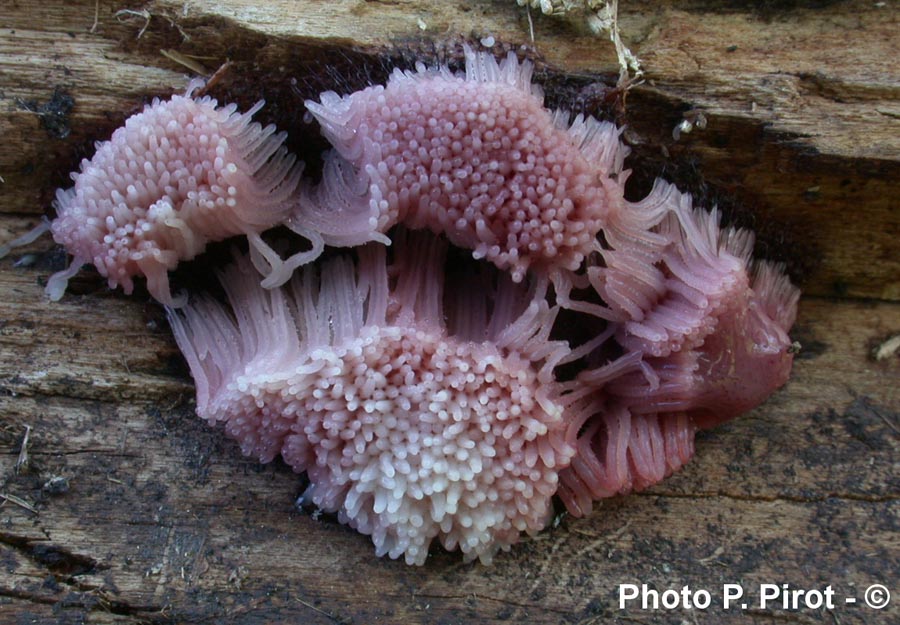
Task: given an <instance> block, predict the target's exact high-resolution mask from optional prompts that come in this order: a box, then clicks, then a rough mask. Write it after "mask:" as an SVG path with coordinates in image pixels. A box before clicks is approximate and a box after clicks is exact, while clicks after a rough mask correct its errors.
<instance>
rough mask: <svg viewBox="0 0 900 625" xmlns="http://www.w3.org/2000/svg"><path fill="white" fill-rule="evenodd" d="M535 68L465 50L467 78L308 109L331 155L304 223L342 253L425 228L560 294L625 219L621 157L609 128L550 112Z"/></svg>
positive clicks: (398, 86)
mask: <svg viewBox="0 0 900 625" xmlns="http://www.w3.org/2000/svg"><path fill="white" fill-rule="evenodd" d="M532 69H533V68H532V65H531V63H530V62H527V61H525V62H522V63H521V64H520V63H519V62H518V61H517V60H516V57H515V55H514V54H512V53H510V55H509V56H508V57H507V58H506V59H505V60H503V61H502V62H501V63H499V64H498V63H497V61H496V60H495V59H494V58H493V56H491V55H490V54H488V53H484V52H482V53H475V52H473V51H472V50H470V49H469V48H466V71H465V74H458V75H457V74H453V73H452V72H450V71H449V70H448V69H447V68H446V67H442V68H439V69H426V68H425V67H424V66H419V68H418V69H417V71H401V70H395V71H394V72H393V73H392V74H391V77H390V79H389V81H388V83H387V85H385V86H375V87H369V88H367V89H364V90H362V91H358V92H356V93H353V94H350V95H348V96H344V97H341V96H338V95H337V94H335V93H333V92H328V93H325V94H323V95H322V97H321V102H307V107H308V108H309V110H310V112H312V114H313V115H314V116H315V117H316V118H317V119H318V120H319V122H320V124H321V126H322V132H323V133H324V134H325V136H326V137H328V139H329V140H330V141H331V142H332V144H333V145H334V146H335V150H334V151H333V152H331V153H330V154H329V155H328V157H327V159H326V164H325V172H324V178H323V181H322V183H321V185H319V186H318V187H316V188H315V189H307V190H306V192H305V193H304V195H303V196H302V198H303V199H302V201H301V204H300V207H299V213H298V215H299V218H302V219H303V220H305V221H306V222H307V223H309V224H311V225H312V226H313V227H315V228H316V229H317V230H319V231H320V232H322V233H323V236H324V238H325V240H326V242H329V243H332V244H337V245H355V244H359V243H362V242H365V241H370V240H384V239H383V236H382V235H383V233H385V232H387V230H388V229H389V228H390V227H392V226H393V225H395V224H398V223H400V224H404V225H405V226H407V227H409V228H416V229H418V228H425V229H430V230H432V231H433V232H436V233H442V234H444V235H446V236H447V238H448V239H449V240H450V241H451V242H452V243H454V244H455V245H457V246H460V247H463V248H465V249H469V250H472V251H473V253H474V255H475V256H476V257H478V258H486V259H487V260H488V261H490V262H491V263H493V264H494V265H496V266H497V267H499V268H500V269H503V270H508V271H509V272H510V273H511V274H512V276H513V279H514V280H516V281H519V280H522V279H523V278H524V276H525V273H526V271H528V270H533V271H536V272H537V273H539V274H544V275H550V276H551V277H552V278H554V282H555V283H557V286H558V287H559V286H560V285H564V284H565V283H566V278H565V275H566V272H573V271H576V270H577V269H578V268H579V267H580V266H581V264H582V262H583V261H584V259H585V258H586V257H587V256H588V255H589V254H590V253H591V252H594V251H599V249H600V246H599V243H598V241H597V234H598V233H599V232H600V230H601V228H602V227H604V226H605V225H606V224H607V223H608V222H609V220H610V219H615V218H616V217H615V215H616V214H618V213H619V212H620V211H621V207H622V200H621V189H620V182H619V181H617V180H615V176H616V175H618V174H619V173H620V172H621V167H622V161H623V159H624V157H625V154H626V153H627V149H626V148H625V147H624V146H623V145H622V144H621V142H620V141H619V134H620V130H619V129H618V128H616V126H615V125H613V124H610V123H605V122H598V121H597V120H595V119H593V118H590V117H588V118H585V117H583V116H578V117H577V118H576V119H575V120H574V121H573V122H572V123H571V124H570V123H569V115H568V114H567V113H565V112H556V113H553V112H551V111H549V110H547V109H545V108H544V106H543V97H542V93H541V91H540V88H538V87H536V86H535V85H532V84H531V73H532ZM562 290H563V291H565V290H566V289H565V288H563V289H562Z"/></svg>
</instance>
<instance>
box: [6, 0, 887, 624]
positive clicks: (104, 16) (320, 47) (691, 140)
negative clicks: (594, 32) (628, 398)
mask: <svg viewBox="0 0 900 625" xmlns="http://www.w3.org/2000/svg"><path fill="white" fill-rule="evenodd" d="M620 4H621V5H622V25H623V29H624V30H623V34H624V36H625V37H626V39H627V40H628V42H629V44H630V45H632V46H633V48H634V50H635V52H637V53H638V55H639V56H640V57H642V59H643V60H644V64H645V69H646V71H647V75H646V77H647V80H646V82H645V83H644V84H643V85H640V86H638V87H635V88H634V89H633V90H632V91H631V92H630V93H629V95H628V98H627V101H626V107H625V110H624V112H622V111H619V113H618V114H619V121H620V122H623V123H627V124H628V127H629V131H628V139H629V141H630V142H631V143H632V146H633V148H634V157H633V159H632V166H633V167H634V169H635V173H634V185H635V186H634V192H635V193H637V192H639V190H640V189H641V188H642V187H646V185H647V184H649V181H650V180H652V178H653V177H654V176H656V175H660V174H665V175H666V176H668V177H670V178H672V179H673V180H675V181H677V182H678V183H679V184H680V185H682V186H683V187H685V188H689V189H691V190H693V191H695V192H697V193H698V194H700V195H701V196H702V197H704V198H706V200H707V201H708V202H709V203H712V202H718V203H719V204H721V205H722V206H724V207H725V208H726V209H727V211H728V212H729V214H730V215H731V217H732V219H734V220H735V221H736V222H737V223H742V224H748V225H753V226H755V227H756V228H757V229H758V230H759V231H760V237H761V241H762V242H761V245H760V248H759V249H760V252H761V253H764V254H767V255H770V256H774V257H778V258H782V259H784V260H786V261H787V262H788V263H789V266H790V267H792V269H793V271H794V273H795V275H796V276H797V277H798V279H799V281H800V284H801V286H802V287H803V288H804V291H805V293H807V296H806V297H805V298H804V299H803V301H802V303H801V311H800V318H799V320H798V323H797V326H796V328H795V330H794V337H795V338H796V339H798V340H799V341H800V342H801V343H802V344H803V346H804V348H803V351H802V352H801V354H800V357H799V358H798V360H797V362H796V366H795V371H794V375H793V377H792V379H791V381H790V383H789V384H788V385H787V386H786V387H785V388H784V389H782V390H781V391H779V392H778V393H776V395H775V396H774V397H773V398H772V399H771V400H770V401H769V402H767V403H766V404H765V405H764V406H762V407H760V408H758V409H757V410H755V411H753V412H752V413H750V414H748V415H746V416H744V417H742V418H740V419H738V420H736V421H734V422H732V423H730V424H727V425H726V426H724V427H721V428H718V429H716V430H714V431H712V432H709V433H705V434H703V435H702V436H701V437H700V438H699V439H698V443H697V457H696V458H695V459H694V461H692V462H691V463H690V464H689V465H688V466H687V467H686V468H685V470H683V471H682V472H681V473H679V474H677V475H675V476H673V477H672V478H671V479H669V480H667V481H665V482H664V483H662V484H660V485H658V486H657V487H655V488H653V489H650V490H649V491H647V492H645V493H641V494H638V495H633V496H630V497H624V498H618V499H614V500H610V501H607V502H604V504H603V505H601V506H599V507H598V509H597V510H595V512H594V513H593V514H592V515H590V516H589V517H587V518H584V519H571V518H569V517H566V516H561V517H560V518H559V519H558V520H557V521H558V522H557V523H556V524H555V526H554V527H552V528H550V529H548V530H547V531H545V532H543V533H541V534H540V535H539V536H537V537H536V538H535V539H531V540H526V541H524V542H523V543H522V544H520V545H517V546H516V547H514V548H513V549H512V551H511V552H509V553H507V554H502V555H500V556H499V557H498V558H497V560H496V562H495V564H494V565H493V566H491V567H484V566H480V565H474V564H463V563H461V562H460V559H459V556H458V554H446V553H442V552H436V553H435V554H434V556H433V557H432V558H430V559H429V561H428V563H427V564H426V566H424V567H422V568H410V567H407V566H405V565H403V564H400V563H398V562H394V561H390V560H383V559H381V560H379V559H376V558H375V557H374V554H373V549H372V547H371V543H370V542H369V540H368V539H367V538H366V537H363V536H360V535H358V534H356V533H355V532H353V531H352V530H349V529H348V528H346V527H343V526H341V525H339V524H338V523H337V522H336V521H335V520H334V519H332V518H329V517H327V516H322V517H318V516H316V515H314V514H312V513H310V512H309V511H303V510H298V509H297V508H296V507H295V505H294V501H295V500H296V497H297V496H298V495H299V494H300V492H302V489H303V479H302V477H301V476H298V475H295V474H293V473H292V472H291V471H290V470H289V469H288V468H287V467H286V466H285V465H283V464H281V463H274V464H272V465H268V466H260V465H258V464H257V463H256V462H254V461H251V460H248V459H246V458H244V457H242V456H241V455H240V452H239V449H238V447H237V445H235V444H234V443H233V442H231V441H230V440H228V439H226V438H225V437H224V436H223V434H222V433H221V432H220V431H216V430H213V429H211V428H208V427H207V426H206V425H205V424H204V423H202V422H200V421H199V420H198V419H197V418H196V417H195V416H194V415H193V397H192V394H193V387H192V384H191V381H190V378H189V375H188V372H187V369H186V366H185V364H184V362H183V361H182V359H181V357H180V355H179V354H178V351H177V348H176V347H175V345H174V342H173V340H172V338H171V336H170V335H169V332H168V329H167V326H166V323H165V319H164V316H163V313H162V310H161V309H160V308H159V307H158V306H157V305H156V304H155V303H153V302H152V301H150V300H149V299H148V298H147V296H146V294H145V293H142V292H139V293H138V294H136V296H134V297H131V298H128V297H125V296H123V295H122V294H121V293H118V292H115V293H111V292H109V291H108V290H106V288H105V286H104V284H103V282H102V280H101V279H100V278H99V277H98V276H97V275H96V274H92V273H91V272H89V271H85V272H83V273H82V274H81V275H80V276H79V277H78V278H76V279H75V280H73V282H72V285H71V288H70V292H69V293H67V295H66V296H65V297H64V298H63V300H62V301H60V302H57V303H50V302H47V301H46V300H45V299H44V298H43V295H42V281H43V280H45V279H46V277H47V276H48V275H49V273H51V272H52V271H53V270H55V269H58V268H60V267H61V264H62V263H63V262H64V261H63V258H62V255H61V254H60V253H59V251H58V250H55V249H54V247H53V245H52V242H51V241H50V240H49V238H47V239H42V240H39V241H37V242H35V243H34V244H32V245H30V246H28V247H27V248H24V249H23V250H21V251H19V252H18V253H16V254H14V255H12V256H10V257H8V258H6V259H3V260H0V623H3V624H5V623H20V622H22V623H24V622H29V623H81V622H87V623H128V624H138V623H248V624H254V623H297V622H302V623H313V624H315V623H323V624H325V623H332V624H333V623H356V624H361V623H374V622H383V623H447V624H450V623H506V622H527V623H548V624H549V623H573V624H575V623H580V624H588V623H607V622H624V623H672V624H676V623H677V624H680V623H682V622H685V621H686V622H688V623H695V622H696V623H704V622H708V623H725V624H731V623H747V622H752V623H760V624H762V623H766V624H768V623H792V624H794V623H796V624H806V623H838V624H839V625H848V624H855V623H859V624H863V623H890V622H896V621H898V620H900V610H898V608H897V602H896V600H895V602H894V604H893V605H892V606H891V607H889V608H888V609H887V610H884V611H882V612H873V611H871V610H868V609H867V608H865V607H863V606H843V605H842V606H839V607H838V608H837V609H836V610H834V611H833V612H832V613H829V612H826V611H809V610H806V611H793V612H791V611H783V610H764V611H762V610H755V609H750V610H749V611H746V612H740V611H737V612H736V611H731V612H723V611H722V610H721V607H720V605H719V606H717V605H716V603H715V602H714V606H713V607H712V608H711V609H710V610H708V611H705V612H693V613H692V612H684V611H672V612H662V611H661V612H655V613H654V612H643V611H640V610H634V609H628V610H626V611H620V610H618V606H617V604H616V589H617V585H618V584H620V583H648V584H652V585H654V586H655V587H657V588H659V589H666V588H680V587H681V586H682V585H683V584H688V585H690V586H691V587H693V588H708V589H710V590H713V591H714V592H716V593H719V594H720V592H719V591H720V585H721V584H722V583H728V582H734V583H743V584H744V585H745V587H747V588H748V590H749V589H751V588H753V587H755V585H757V584H759V583H781V582H789V583H790V584H791V585H792V586H793V587H808V588H814V587H818V588H822V587H824V585H826V584H832V585H834V587H835V589H836V590H837V591H838V593H840V594H839V596H845V595H854V596H859V597H861V596H862V592H863V590H864V589H865V588H866V587H867V586H868V585H869V584H872V583H884V584H887V585H888V586H889V587H890V588H891V589H892V591H895V592H894V594H895V596H898V595H900V588H897V586H896V582H897V580H898V579H900V539H898V535H900V534H898V532H897V528H898V523H900V505H898V498H900V453H898V452H900V385H898V383H897V381H898V379H900V377H898V376H900V357H898V356H897V355H893V356H888V357H887V358H884V359H882V360H875V359H874V358H873V356H872V353H873V349H874V348H876V347H877V346H878V345H880V344H882V343H883V342H884V341H886V340H887V339H889V338H890V337H892V336H894V335H895V334H897V333H900V254H898V251H900V250H898V247H900V245H898V241H900V238H898V237H900V216H898V207H897V200H896V198H897V196H898V182H897V181H898V179H900V178H898V174H900V166H898V160H900V133H898V132H897V123H898V121H897V116H898V114H900V111H898V106H900V105H898V99H897V90H898V88H900V87H898V85H900V79H898V69H897V67H896V63H895V62H894V61H893V60H892V56H893V55H892V54H891V50H892V49H893V48H892V41H893V39H894V38H895V36H896V26H897V21H896V15H895V11H893V10H892V9H891V8H890V7H886V8H879V7H877V6H876V3H871V2H840V3H817V4H818V5H823V6H817V8H804V6H805V5H806V4H810V5H811V4H812V3H803V2H792V3H774V2H772V3H765V4H764V7H765V8H764V9H762V10H757V9H753V8H752V7H751V8H733V6H732V4H733V3H728V5H729V6H730V7H731V8H729V9H728V10H725V8H723V7H725V3H720V2H700V1H695V2H674V1H668V2H649V1H648V2H625V1H623V2H620ZM750 4H751V3H743V4H741V3H739V4H738V6H739V7H741V6H743V7H749V6H750ZM96 6H97V7H99V12H98V15H99V19H98V22H97V26H96V28H94V29H93V30H94V32H91V29H92V26H93V23H94V13H95V3H94V2H93V0H86V1H78V2H63V1H62V0H51V1H48V2H45V3H41V4H37V3H31V2H24V1H20V2H3V3H0V104H2V106H0V135H2V136H3V137H4V139H5V142H6V143H5V145H6V149H4V150H0V176H2V178H3V181H4V182H2V183H0V241H5V240H7V239H8V238H11V237H12V236H14V235H16V234H19V233H21V232H24V231H25V230H27V229H28V228H30V227H31V226H33V225H34V224H36V223H37V221H38V219H39V218H40V216H41V215H43V214H51V215H52V210H51V209H50V204H51V201H52V198H53V193H54V190H55V189H56V188H57V187H58V186H61V185H64V184H66V176H67V174H68V172H69V171H71V170H72V169H74V168H75V167H76V166H77V162H78V159H79V158H81V157H83V156H89V155H90V153H91V151H92V147H91V145H92V142H93V141H95V140H98V139H103V138H106V137H108V136H109V134H110V132H111V131H112V129H113V128H115V126H117V125H118V124H120V123H121V121H122V120H123V119H124V118H125V116H127V115H128V114H129V113H130V112H133V111H134V110H136V109H137V108H139V107H140V106H141V105H142V104H143V102H145V101H146V100H147V99H148V98H149V97H152V96H153V95H165V94H168V93H171V92H172V91H173V90H180V89H182V88H183V86H184V84H185V82H186V79H185V77H184V74H183V72H184V68H183V67H181V66H179V65H178V64H176V63H174V62H173V61H171V60H170V59H168V58H166V57H164V56H162V55H161V54H160V53H159V50H160V49H162V48H165V49H176V50H178V51H180V52H181V53H183V54H192V55H195V56H197V57H198V60H199V62H201V63H202V64H203V65H205V66H206V67H208V68H210V69H215V68H216V67H218V66H219V65H220V64H221V63H223V62H224V61H226V60H230V61H231V62H232V66H231V67H232V69H231V70H229V73H228V74H227V75H226V76H225V79H224V80H223V83H222V86H221V92H220V93H217V95H219V96H220V97H225V96H227V95H232V94H233V95H234V97H235V98H236V99H237V100H239V101H241V102H242V103H246V102H247V101H251V102H252V101H253V100H254V99H256V98H258V97H260V96H261V95H262V96H265V97H266V98H267V99H268V100H269V105H268V106H267V109H266V110H267V111H268V114H269V115H270V116H271V118H272V119H274V120H276V121H278V122H279V124H281V125H284V126H285V127H292V128H293V127H294V126H296V128H297V129H298V132H301V133H305V134H301V136H302V137H303V138H302V139H295V141H296V142H297V144H298V146H294V147H295V149H297V150H298V151H300V152H303V150H304V149H305V150H307V151H308V154H309V155H311V158H314V153H315V151H316V150H320V149H321V143H319V142H317V140H315V139H314V138H311V137H310V138H307V137H308V135H309V133H312V132H314V129H311V128H310V127H308V126H304V125H303V124H302V123H301V122H300V119H299V118H300V117H301V113H300V111H302V109H301V108H300V107H301V106H302V98H303V97H311V96H313V95H315V93H317V92H318V91H319V90H322V89H324V88H329V87H331V88H357V87H359V86H361V83H364V82H365V81H366V80H367V79H368V78H367V77H379V76H383V75H384V72H385V69H386V66H387V65H390V64H392V63H393V62H395V61H397V60H398V59H399V60H403V59H405V58H407V57H408V55H410V54H413V53H415V54H432V55H438V56H441V55H444V56H452V53H453V50H454V49H456V46H457V44H458V43H459V42H461V41H462V40H463V39H469V38H472V37H474V38H475V40H477V39H478V38H481V37H484V36H487V35H493V36H494V37H495V38H496V39H497V41H498V42H514V43H516V44H519V43H526V44H529V47H530V44H531V42H530V40H529V34H528V33H529V30H528V18H527V16H526V14H525V13H524V11H523V10H522V9H521V8H519V7H517V6H516V4H515V2H512V1H510V2H503V1H500V0H497V1H493V2H489V1H480V2H470V3H429V2H424V1H417V0H410V1H398V2H355V1H353V2H351V1H348V0H334V1H331V2H287V1H286V0H283V1H275V2H266V3H260V2H250V1H249V0H247V1H245V0H220V1H216V2H205V3H177V2H172V1H170V0H161V1H157V2H151V3H149V4H147V5H145V7H142V6H140V5H136V4H128V5H126V4H125V3H122V2H118V1H102V2H100V3H99V4H97V5H96ZM144 8H146V10H147V11H148V12H149V15H150V20H149V24H146V21H147V20H146V17H144V16H142V14H139V13H136V12H137V11H141V10H143V9H144ZM121 9H128V10H131V11H135V13H120V14H118V17H116V14H117V12H118V11H120V10H121ZM532 19H533V25H534V33H535V41H534V47H533V49H531V50H530V51H526V52H527V53H528V54H529V55H532V56H535V57H537V58H538V59H539V63H540V66H539V69H540V71H539V78H540V79H541V80H542V81H543V83H544V84H545V85H546V89H547V97H548V101H550V102H552V103H553V104H559V105H565V106H568V107H572V108H575V109H579V110H580V109H582V108H583V109H588V110H592V111H595V112H603V113H607V114H613V111H611V110H609V108H608V107H606V106H605V105H604V104H602V103H601V102H599V101H598V99H597V97H596V95H597V93H598V86H599V85H600V84H601V83H602V82H603V81H605V80H608V79H609V78H610V76H611V75H612V74H614V72H615V65H614V57H613V55H612V50H611V46H609V45H608V44H607V43H606V42H605V41H604V40H602V39H598V38H596V37H593V36H591V35H590V33H589V32H587V30H586V29H585V28H584V26H583V24H582V23H581V21H580V18H579V17H578V16H576V15H572V16H569V17H567V18H565V19H561V20H554V19H549V18H545V17H543V16H538V15H532ZM419 20H421V21H422V22H423V23H424V24H425V26H426V28H425V30H424V31H423V30H422V29H421V28H420V25H419ZM145 24H146V26H147V28H146V30H145V31H144V33H143V34H142V35H141V36H140V37H139V38H138V34H139V33H140V31H141V29H142V28H143V27H144V26H145ZM448 42H449V43H448ZM498 47H502V46H501V44H498ZM732 48H733V49H732ZM729 50H730V51H729ZM523 53H524V52H523ZM333 67H338V68H340V69H341V72H343V73H342V78H339V77H337V76H336V75H335V72H334V71H333V70H329V68H333ZM292 78H293V79H294V82H291V79H292ZM58 89H61V90H62V91H63V92H64V93H65V94H67V95H68V96H70V97H72V98H73V99H74V108H73V109H72V111H71V113H70V114H68V115H65V116H64V119H62V120H57V121H60V122H61V124H57V125H55V126H53V125H51V128H50V129H48V127H47V126H46V125H45V124H44V122H43V117H45V116H46V115H47V112H48V110H49V109H47V108H46V107H45V108H44V109H42V108H41V106H42V105H46V104H47V103H48V102H50V100H51V98H52V96H53V94H54V92H55V91H57V90H58ZM291 94H293V95H291ZM754 103H755V104H754ZM689 109H699V110H702V111H703V113H704V115H705V116H706V117H707V119H708V125H707V127H706V129H705V130H702V131H695V132H693V133H691V134H690V135H687V136H684V137H682V138H681V139H680V140H679V141H675V140H674V139H673V138H672V134H671V131H672V129H673V128H674V126H675V125H676V124H677V123H678V122H679V121H680V120H681V119H683V114H684V113H685V112H686V111H688V110H689ZM36 111H37V112H36ZM41 111H44V113H42V114H38V113H39V112H41ZM49 112H51V113H52V110H49ZM60 129H67V130H68V131H69V134H68V135H67V136H65V137H62V136H59V135H60V134H62V133H61V132H60ZM306 143H308V147H303V145H300V144H304V145H305V144H306ZM305 155H306V154H305ZM17 260H24V263H20V266H15V265H14V263H15V262H16V261H17ZM26 431H28V442H27V446H25V450H26V452H27V461H26V462H25V463H24V464H23V465H21V466H19V467H18V469H17V468H16V465H17V461H18V460H19V458H20V456H21V454H22V448H23V442H24V438H25V433H26ZM28 508H32V509H33V510H34V511H33V512H32V511H30V510H29V509H28Z"/></svg>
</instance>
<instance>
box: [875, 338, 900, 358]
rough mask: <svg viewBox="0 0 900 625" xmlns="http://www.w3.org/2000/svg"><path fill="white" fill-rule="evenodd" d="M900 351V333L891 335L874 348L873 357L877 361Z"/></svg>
mask: <svg viewBox="0 0 900 625" xmlns="http://www.w3.org/2000/svg"><path fill="white" fill-rule="evenodd" d="M898 352H900V333H897V334H895V335H893V336H889V337H888V338H887V339H885V340H884V341H883V342H881V343H880V344H879V345H878V347H876V348H875V349H873V350H872V358H874V359H875V360H877V361H881V360H887V359H888V358H890V357H891V356H894V355H895V354H897V353H898Z"/></svg>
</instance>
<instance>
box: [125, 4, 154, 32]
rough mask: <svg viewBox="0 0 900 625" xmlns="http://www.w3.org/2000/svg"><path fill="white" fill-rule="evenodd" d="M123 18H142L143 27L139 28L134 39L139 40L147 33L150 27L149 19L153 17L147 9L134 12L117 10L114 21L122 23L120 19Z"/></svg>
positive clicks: (131, 10)
mask: <svg viewBox="0 0 900 625" xmlns="http://www.w3.org/2000/svg"><path fill="white" fill-rule="evenodd" d="M123 16H125V17H142V18H144V26H143V27H142V28H141V30H140V32H139V33H138V34H137V37H135V39H140V38H141V37H143V36H144V33H145V32H147V28H149V27H150V19H151V18H152V17H153V15H151V13H150V11H148V10H147V9H142V10H140V11H134V10H133V9H119V10H118V11H116V19H117V20H118V21H119V22H122V21H124V20H123V19H122V17H123Z"/></svg>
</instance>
